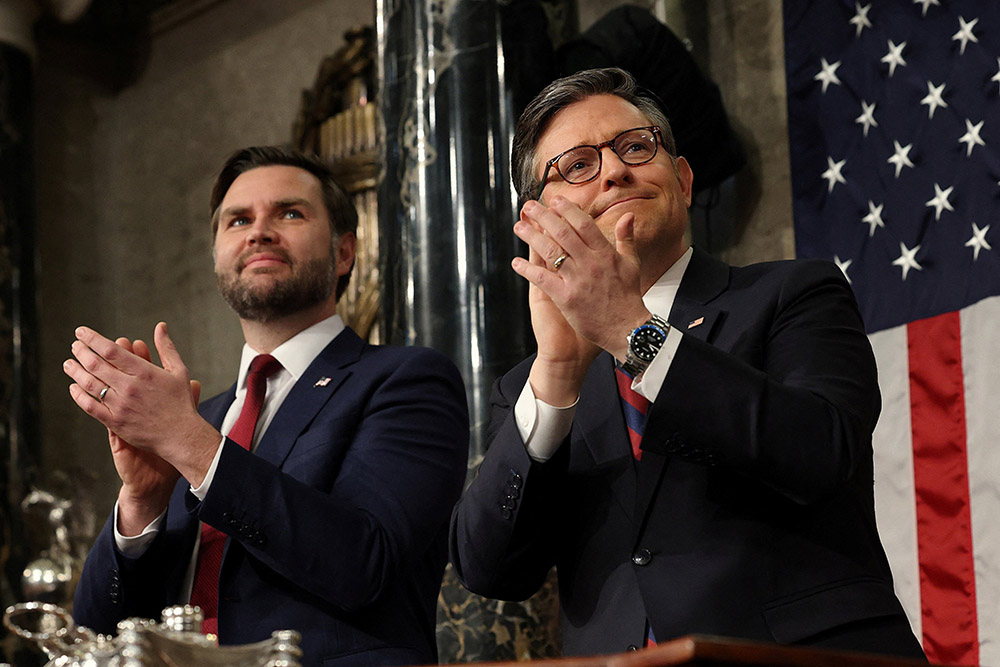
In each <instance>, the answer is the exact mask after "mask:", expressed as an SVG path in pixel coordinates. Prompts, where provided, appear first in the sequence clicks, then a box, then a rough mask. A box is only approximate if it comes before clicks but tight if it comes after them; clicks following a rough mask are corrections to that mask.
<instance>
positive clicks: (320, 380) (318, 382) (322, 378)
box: [313, 377, 330, 387]
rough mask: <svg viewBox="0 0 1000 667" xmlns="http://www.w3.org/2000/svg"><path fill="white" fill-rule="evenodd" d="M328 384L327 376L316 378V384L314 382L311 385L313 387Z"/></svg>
mask: <svg viewBox="0 0 1000 667" xmlns="http://www.w3.org/2000/svg"><path fill="white" fill-rule="evenodd" d="M328 384H330V378H328V377H321V378H320V379H318V380H316V384H314V385H313V386H314V387H325V386H326V385H328Z"/></svg>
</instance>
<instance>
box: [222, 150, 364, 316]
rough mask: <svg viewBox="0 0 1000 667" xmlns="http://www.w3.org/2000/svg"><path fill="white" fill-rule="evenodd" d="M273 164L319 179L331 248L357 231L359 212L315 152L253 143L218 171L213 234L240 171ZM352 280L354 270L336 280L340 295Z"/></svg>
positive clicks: (338, 294)
mask: <svg viewBox="0 0 1000 667" xmlns="http://www.w3.org/2000/svg"><path fill="white" fill-rule="evenodd" d="M270 166H288V167H298V168H299V169H302V170H304V171H308V172H309V173H310V174H312V175H313V176H315V177H316V178H317V179H318V180H319V184H320V190H321V192H322V193H323V206H324V207H325V208H326V214H327V219H328V220H329V222H330V231H331V236H332V242H331V248H333V247H336V243H337V239H339V238H340V237H341V236H343V235H344V234H347V233H349V232H350V233H357V230H358V212H357V210H356V209H355V208H354V204H353V203H352V202H351V200H350V198H349V197H348V196H347V193H346V192H344V189H343V188H342V187H340V185H339V184H338V183H337V181H336V180H335V179H334V177H333V172H332V171H331V170H330V167H329V165H327V164H326V163H325V162H324V161H323V160H321V159H320V158H318V157H316V156H315V155H307V154H305V153H301V152H299V151H296V150H293V149H290V148H285V147H284V146H251V147H249V148H241V149H240V150H238V151H236V152H235V153H233V154H232V155H230V156H229V158H228V159H227V160H226V162H225V164H223V165H222V169H221V170H220V171H219V175H218V176H217V177H216V179H215V184H214V185H212V196H211V200H210V207H211V211H212V238H215V234H216V233H217V232H218V230H219V214H220V210H219V207H220V206H221V205H222V200H223V199H224V198H225V197H226V193H227V192H229V188H230V186H232V184H233V181H235V180H236V179H237V178H238V177H239V176H240V174H244V173H246V172H248V171H250V170H251V169H256V168H258V167H270ZM351 268H352V269H353V268H354V267H353V266H352V267H351ZM350 280H351V272H350V271H348V272H347V273H346V274H345V275H343V276H341V277H340V280H339V281H338V282H337V298H338V299H339V298H340V295H341V294H343V293H344V290H345V289H347V284H348V283H349V282H350Z"/></svg>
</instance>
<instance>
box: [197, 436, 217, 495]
mask: <svg viewBox="0 0 1000 667" xmlns="http://www.w3.org/2000/svg"><path fill="white" fill-rule="evenodd" d="M224 444H226V439H225V438H222V441H221V442H220V443H219V448H218V449H217V450H215V458H213V459H212V465H210V466H208V472H206V473H205V479H203V480H201V484H200V485H199V486H198V488H197V489H196V488H194V487H193V486H192V487H191V493H193V494H194V497H195V498H197V499H198V500H205V496H207V495H208V487H210V486H211V485H212V478H214V477H215V469H216V468H217V467H218V466H219V459H220V458H221V457H222V445H224Z"/></svg>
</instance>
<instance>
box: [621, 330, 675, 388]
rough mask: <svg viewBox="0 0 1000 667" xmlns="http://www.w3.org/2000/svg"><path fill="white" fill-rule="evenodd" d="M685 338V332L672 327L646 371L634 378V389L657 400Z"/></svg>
mask: <svg viewBox="0 0 1000 667" xmlns="http://www.w3.org/2000/svg"><path fill="white" fill-rule="evenodd" d="M683 338H684V334H682V333H681V332H680V331H678V329H677V328H676V327H670V329H669V330H668V331H667V339H666V340H665V341H663V347H661V348H660V351H659V352H658V353H657V354H656V356H655V357H653V361H651V362H650V363H649V366H648V367H647V368H646V370H645V371H643V372H642V373H641V374H640V375H639V376H638V377H636V378H635V379H634V380H632V389H634V390H635V391H637V392H638V393H639V394H641V395H642V396H644V397H645V398H646V399H647V400H648V401H649V402H650V403H653V402H654V401H656V397H657V396H658V395H659V393H660V387H662V386H663V382H664V380H666V378H667V371H669V370H670V364H671V362H673V360H674V355H676V354H677V347H678V346H679V345H680V344H681V340H682V339H683Z"/></svg>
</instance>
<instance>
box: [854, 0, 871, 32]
mask: <svg viewBox="0 0 1000 667" xmlns="http://www.w3.org/2000/svg"><path fill="white" fill-rule="evenodd" d="M871 8H872V6H871V5H865V6H864V7H862V6H861V3H860V2H855V3H854V10H855V12H857V13H856V14H855V15H854V18H852V19H851V23H852V24H853V25H854V26H855V27H857V29H858V32H857V34H856V35H854V36H855V37H861V31H862V30H864V29H865V28H870V27H872V22H871V21H869V20H868V12H869V11H871Z"/></svg>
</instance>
